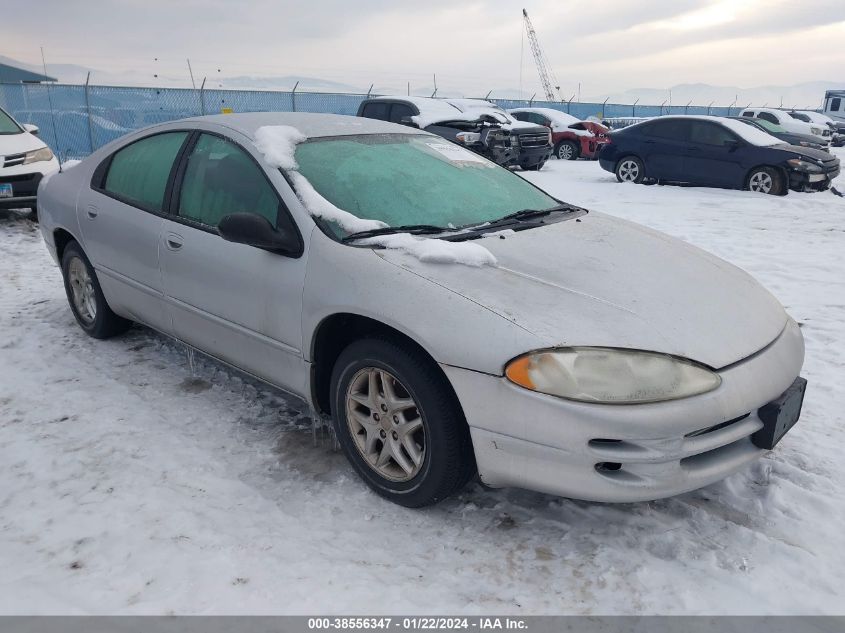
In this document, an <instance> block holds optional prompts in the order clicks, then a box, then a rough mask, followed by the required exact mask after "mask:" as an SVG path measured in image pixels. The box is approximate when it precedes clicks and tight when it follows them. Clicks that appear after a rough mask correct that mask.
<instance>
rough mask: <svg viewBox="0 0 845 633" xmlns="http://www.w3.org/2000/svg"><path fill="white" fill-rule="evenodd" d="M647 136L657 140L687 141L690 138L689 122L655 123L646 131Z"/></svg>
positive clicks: (672, 120)
mask: <svg viewBox="0 0 845 633" xmlns="http://www.w3.org/2000/svg"><path fill="white" fill-rule="evenodd" d="M646 134H647V135H648V136H656V137H657V138H665V139H671V140H675V141H685V140H687V138H688V137H689V121H685V120H684V119H667V120H665V121H654V122H653V123H651V124H650V125H649V126H648V128H647V129H646Z"/></svg>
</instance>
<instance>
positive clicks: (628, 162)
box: [616, 156, 645, 184]
mask: <svg viewBox="0 0 845 633" xmlns="http://www.w3.org/2000/svg"><path fill="white" fill-rule="evenodd" d="M644 178H645V165H643V161H641V160H640V159H639V158H637V157H636V156H626V157H625V158H623V159H621V160H620V161H619V162H618V163H616V180H618V181H619V182H633V183H635V184H640V183H641V182H642V181H643V179H644Z"/></svg>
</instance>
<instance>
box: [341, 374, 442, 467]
mask: <svg viewBox="0 0 845 633" xmlns="http://www.w3.org/2000/svg"><path fill="white" fill-rule="evenodd" d="M346 422H347V424H348V426H349V433H350V435H351V436H352V439H353V441H354V443H355V447H356V448H357V449H358V452H359V453H360V454H361V456H362V457H363V458H364V461H365V462H366V463H367V465H369V467H370V468H372V469H373V470H374V471H375V472H377V473H378V474H379V475H381V476H382V477H384V478H385V479H389V480H390V481H396V482H403V481H409V480H411V479H413V478H414V477H415V476H416V475H417V473H419V471H420V469H421V468H422V465H423V461H424V460H425V451H426V437H425V425H424V424H423V419H422V415H421V414H420V410H419V407H418V406H417V403H416V401H415V400H414V399H413V398H412V397H411V395H410V392H409V391H408V389H407V388H406V387H405V386H404V385H403V384H402V383H401V382H400V381H399V380H398V379H397V378H396V377H395V376H394V375H393V374H391V373H390V372H389V371H386V370H384V369H381V368H378V367H365V368H363V369H360V370H359V371H358V372H357V373H356V374H355V375H354V376H353V377H352V380H351V381H350V382H349V387H348V388H347V390H346Z"/></svg>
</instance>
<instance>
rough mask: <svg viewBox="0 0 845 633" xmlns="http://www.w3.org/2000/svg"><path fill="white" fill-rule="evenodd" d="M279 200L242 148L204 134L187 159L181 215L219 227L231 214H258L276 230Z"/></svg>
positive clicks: (180, 204)
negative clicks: (225, 217) (224, 218)
mask: <svg viewBox="0 0 845 633" xmlns="http://www.w3.org/2000/svg"><path fill="white" fill-rule="evenodd" d="M278 211H279V199H278V197H277V196H276V192H275V191H274V190H273V188H272V186H271V185H270V183H269V182H268V181H267V178H266V177H265V176H264V174H263V173H262V172H261V170H260V169H259V167H258V165H256V164H255V162H254V161H253V160H252V159H251V158H250V157H249V155H247V154H246V152H244V151H243V150H242V149H241V148H240V147H238V146H237V145H235V144H234V143H231V142H229V141H226V140H224V139H222V138H220V137H218V136H212V135H210V134H203V135H202V136H200V138H199V141H197V144H196V146H195V147H194V149H193V151H192V152H191V155H190V156H189V157H188V167H187V169H186V170H185V179H184V180H183V181H182V192H181V194H180V196H179V215H180V216H182V217H185V218H190V219H192V220H196V221H197V222H201V223H202V224H206V225H208V226H217V225H218V224H219V222H220V220H222V219H223V217H224V216H227V215H229V214H230V213H256V214H258V215H262V216H264V217H265V218H267V219H268V220H269V221H270V224H272V225H273V226H276V216H277V214H278Z"/></svg>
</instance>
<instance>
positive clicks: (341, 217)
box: [289, 171, 387, 233]
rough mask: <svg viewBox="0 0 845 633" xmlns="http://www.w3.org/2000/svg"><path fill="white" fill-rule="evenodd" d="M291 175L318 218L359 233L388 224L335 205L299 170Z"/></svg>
mask: <svg viewBox="0 0 845 633" xmlns="http://www.w3.org/2000/svg"><path fill="white" fill-rule="evenodd" d="M289 176H290V177H291V180H293V186H294V187H296V193H297V195H298V196H299V199H300V200H301V201H302V204H303V205H305V208H306V209H308V212H309V213H310V214H311V215H313V216H316V217H318V218H323V219H324V220H328V221H329V222H336V223H337V224H338V225H339V226H340V227H341V228H342V229H343V230H344V231H348V232H349V233H358V232H359V231H370V230H372V229H380V228H383V227H386V226H387V224H385V223H384V222H381V221H379V220H365V219H362V218H359V217H358V216H356V215H352V214H351V213H349V211H344V210H343V209H341V208H339V207H336V206H334V205H333V204H332V203H331V202H329V201H328V200H326V199H325V198H324V197H323V196H321V195H320V193H319V192H318V191H317V190H316V189H314V187H313V186H312V185H311V183H310V182H308V179H307V178H306V177H305V176H303V175H302V174H300V173H299V172H297V171H292V172H290V174H289Z"/></svg>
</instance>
